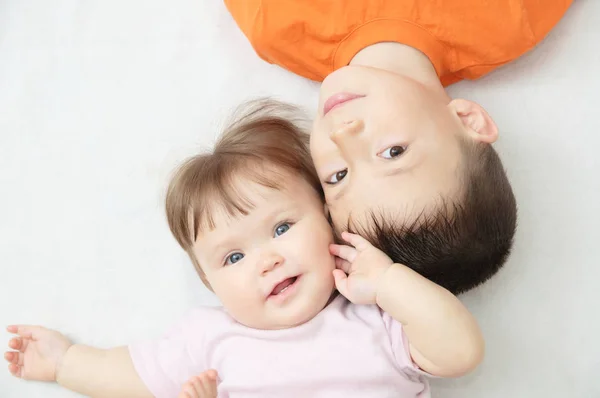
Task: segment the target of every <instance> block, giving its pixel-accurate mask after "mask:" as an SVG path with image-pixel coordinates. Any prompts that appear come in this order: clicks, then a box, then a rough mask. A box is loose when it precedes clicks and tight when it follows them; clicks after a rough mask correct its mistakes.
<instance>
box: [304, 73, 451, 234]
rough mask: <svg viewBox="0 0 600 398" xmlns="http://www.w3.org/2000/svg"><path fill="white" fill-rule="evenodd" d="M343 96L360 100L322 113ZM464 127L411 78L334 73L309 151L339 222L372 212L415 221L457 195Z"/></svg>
mask: <svg viewBox="0 0 600 398" xmlns="http://www.w3.org/2000/svg"><path fill="white" fill-rule="evenodd" d="M339 93H347V94H353V95H358V96H359V97H358V98H355V99H352V100H350V101H347V102H344V103H343V104H340V105H338V106H336V107H335V108H333V109H330V110H329V111H328V112H324V108H329V107H330V105H331V101H328V99H330V98H331V97H332V96H335V95H336V94H339ZM334 98H335V97H334ZM346 98H348V97H346ZM326 110H327V109H325V111H326ZM461 128H462V124H461V121H460V118H459V117H458V116H457V115H456V113H453V112H451V110H450V109H449V107H448V105H447V103H445V102H444V101H443V100H442V99H440V98H437V97H434V96H433V95H431V94H430V93H429V92H428V91H427V90H426V89H425V88H424V87H423V86H422V85H420V84H418V83H416V82H414V81H412V80H410V79H407V78H405V77H402V76H399V75H397V74H393V73H389V72H386V71H383V70H379V69H373V68H368V67H360V66H347V67H345V68H342V69H339V70H337V71H336V72H334V73H332V74H331V75H329V76H328V77H327V79H325V81H324V82H323V84H322V86H321V92H320V101H319V112H318V114H317V117H316V119H315V122H314V127H313V132H312V134H311V143H310V144H311V145H310V146H311V148H310V149H311V154H312V156H313V160H314V163H315V166H316V169H317V173H318V174H319V178H320V180H321V183H322V185H323V189H324V191H325V197H326V200H327V204H328V206H329V211H330V213H331V217H332V220H333V223H334V225H335V226H336V227H337V228H340V229H345V227H346V225H347V224H348V220H349V218H350V217H352V220H353V221H359V222H361V221H363V222H364V221H366V219H365V217H366V216H367V215H368V214H369V211H370V210H373V211H375V213H378V214H390V215H394V216H396V217H400V218H403V219H406V220H407V221H408V222H410V220H411V219H414V218H415V217H416V215H417V214H419V213H421V212H422V211H423V210H424V209H428V208H430V207H433V206H435V205H436V204H437V203H438V202H439V200H440V198H446V197H448V196H449V195H455V194H456V193H457V192H458V186H459V185H458V179H459V175H460V173H459V169H460V164H461V146H460V142H459V136H460V134H461V133H462V129H461Z"/></svg>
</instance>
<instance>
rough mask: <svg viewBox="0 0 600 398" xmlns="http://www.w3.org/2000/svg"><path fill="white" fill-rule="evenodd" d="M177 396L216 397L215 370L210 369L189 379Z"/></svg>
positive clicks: (189, 397) (183, 397)
mask: <svg viewBox="0 0 600 398" xmlns="http://www.w3.org/2000/svg"><path fill="white" fill-rule="evenodd" d="M178 398H217V371H216V370H213V369H210V370H207V371H205V372H202V373H200V374H199V375H198V376H194V377H192V378H191V379H189V380H188V381H187V383H185V384H184V385H183V388H182V389H181V392H180V393H179V397H178Z"/></svg>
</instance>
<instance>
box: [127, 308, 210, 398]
mask: <svg viewBox="0 0 600 398" xmlns="http://www.w3.org/2000/svg"><path fill="white" fill-rule="evenodd" d="M199 315H201V314H199V313H198V312H196V311H192V312H190V313H189V314H188V315H187V316H186V317H184V318H183V319H182V320H181V321H180V322H179V323H178V324H176V325H175V326H174V327H172V328H171V329H170V330H169V331H168V332H167V333H165V334H164V335H163V336H162V337H160V338H158V339H156V340H146V341H140V342H137V343H134V344H131V345H129V347H128V348H129V353H130V355H131V359H132V361H133V365H134V367H135V370H136V371H137V373H138V375H139V376H140V378H141V379H142V381H143V382H144V384H145V385H146V387H148V389H149V390H150V392H151V393H152V394H153V395H154V396H155V397H157V398H170V397H176V396H177V395H178V394H179V391H180V389H181V386H182V385H183V383H185V382H186V381H187V380H188V379H189V378H190V377H191V376H193V375H196V374H199V373H201V372H202V371H204V370H206V364H205V363H204V362H205V361H204V357H203V355H202V353H203V352H202V351H204V350H203V349H202V347H203V346H204V341H205V337H204V336H205V331H204V330H203V329H202V327H203V325H202V324H206V322H202V321H201V320H200V319H198V318H199Z"/></svg>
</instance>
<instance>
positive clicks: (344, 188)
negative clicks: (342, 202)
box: [333, 184, 348, 200]
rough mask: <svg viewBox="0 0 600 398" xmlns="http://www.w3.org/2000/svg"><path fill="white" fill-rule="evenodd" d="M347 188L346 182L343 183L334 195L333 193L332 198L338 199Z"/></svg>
mask: <svg viewBox="0 0 600 398" xmlns="http://www.w3.org/2000/svg"><path fill="white" fill-rule="evenodd" d="M347 190H348V184H346V185H344V186H343V187H342V189H340V190H339V191H338V192H337V193H336V194H335V195H333V200H339V199H340V198H341V197H342V196H344V194H345V193H346V191H347Z"/></svg>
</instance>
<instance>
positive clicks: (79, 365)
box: [4, 325, 153, 398]
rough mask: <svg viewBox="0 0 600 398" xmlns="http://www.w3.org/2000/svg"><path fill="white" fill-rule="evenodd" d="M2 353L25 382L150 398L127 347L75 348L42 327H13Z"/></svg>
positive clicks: (98, 394)
mask: <svg viewBox="0 0 600 398" xmlns="http://www.w3.org/2000/svg"><path fill="white" fill-rule="evenodd" d="M7 330H8V332H10V333H13V334H15V335H16V336H15V337H13V338H12V339H11V340H10V342H9V347H10V348H11V349H12V350H13V351H8V352H6V353H5V354H4V358H5V359H6V360H7V361H8V362H9V367H8V368H9V371H10V372H11V373H12V374H13V375H14V376H16V377H19V378H23V379H26V380H39V381H56V382H58V383H59V384H60V385H62V386H63V387H66V388H68V389H70V390H73V391H76V392H78V393H81V394H85V395H87V396H91V397H99V398H103V397H111V398H113V397H114V398H119V397H128V398H129V397H132V398H138V397H139V398H145V397H148V398H151V397H152V396H153V395H152V394H151V393H150V391H149V390H148V389H147V388H146V386H145V385H144V383H143V382H142V380H141V379H140V377H139V376H138V374H137V372H136V370H135V368H134V367H133V362H132V360H131V357H130V355H129V350H128V349H127V347H119V348H113V349H109V350H101V349H98V348H93V347H89V346H84V345H78V344H76V345H74V344H72V343H71V341H69V339H67V338H66V337H65V336H64V335H63V334H61V333H59V332H57V331H55V330H51V329H46V328H44V327H41V326H27V325H13V326H9V327H8V328H7Z"/></svg>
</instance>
